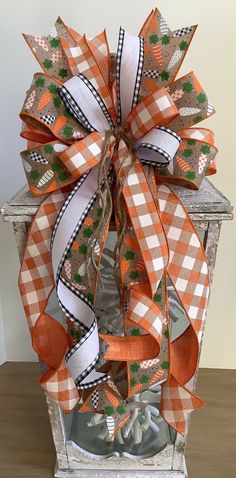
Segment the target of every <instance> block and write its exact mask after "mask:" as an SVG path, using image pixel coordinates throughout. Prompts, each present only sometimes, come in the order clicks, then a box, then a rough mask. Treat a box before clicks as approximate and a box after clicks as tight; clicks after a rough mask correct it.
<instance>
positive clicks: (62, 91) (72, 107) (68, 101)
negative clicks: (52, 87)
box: [58, 85, 95, 132]
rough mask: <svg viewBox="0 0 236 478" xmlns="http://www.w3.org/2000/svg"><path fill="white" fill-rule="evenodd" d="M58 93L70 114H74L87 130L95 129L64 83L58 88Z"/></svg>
mask: <svg viewBox="0 0 236 478" xmlns="http://www.w3.org/2000/svg"><path fill="white" fill-rule="evenodd" d="M58 94H59V95H60V97H61V99H62V101H63V103H64V105H65V107H66V108H67V109H68V111H69V112H70V113H71V114H72V116H74V118H75V119H77V120H78V121H79V122H80V123H81V124H82V125H83V126H84V127H85V128H86V129H87V130H88V131H90V132H93V131H95V128H94V127H93V126H92V125H91V124H90V122H89V120H88V119H87V118H86V116H85V115H84V113H83V111H82V110H81V109H80V107H79V106H78V104H77V103H76V101H75V100H74V98H73V96H72V95H71V94H70V93H69V91H68V90H67V88H66V87H65V86H64V85H63V86H60V87H59V88H58Z"/></svg>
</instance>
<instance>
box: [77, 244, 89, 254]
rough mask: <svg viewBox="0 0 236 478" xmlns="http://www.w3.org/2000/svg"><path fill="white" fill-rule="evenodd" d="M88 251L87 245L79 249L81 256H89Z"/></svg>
mask: <svg viewBox="0 0 236 478" xmlns="http://www.w3.org/2000/svg"><path fill="white" fill-rule="evenodd" d="M87 250H88V248H87V246H86V244H82V245H81V246H80V247H79V253H80V254H84V255H85V254H87Z"/></svg>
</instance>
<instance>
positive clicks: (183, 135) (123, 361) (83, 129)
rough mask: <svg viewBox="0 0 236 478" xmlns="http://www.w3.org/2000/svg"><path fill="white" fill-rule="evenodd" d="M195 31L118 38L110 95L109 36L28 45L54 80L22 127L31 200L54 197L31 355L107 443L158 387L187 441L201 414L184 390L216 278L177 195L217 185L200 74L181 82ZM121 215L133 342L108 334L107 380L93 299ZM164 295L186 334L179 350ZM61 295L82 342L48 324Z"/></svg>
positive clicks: (34, 256) (41, 226) (29, 300)
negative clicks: (210, 179)
mask: <svg viewBox="0 0 236 478" xmlns="http://www.w3.org/2000/svg"><path fill="white" fill-rule="evenodd" d="M195 28H196V27H188V28H184V29H179V30H177V31H175V32H171V31H170V30H169V28H168V27H167V25H166V23H165V22H164V20H163V18H162V17H161V15H160V13H159V12H158V11H157V10H154V11H153V12H151V14H150V16H149V17H148V19H147V20H146V22H145V23H144V26H143V27H142V29H141V32H140V35H139V36H137V37H135V36H132V35H130V34H128V33H127V32H126V31H125V30H123V29H122V28H121V29H120V33H119V41H118V49H117V56H116V79H115V81H114V82H112V81H111V65H110V53H109V48H108V43H107V39H106V34H105V32H103V33H102V34H100V35H97V36H96V37H94V38H92V39H90V40H87V39H86V37H84V36H80V35H79V34H78V33H76V32H75V31H74V30H72V29H70V28H68V27H67V26H66V25H64V24H63V22H62V21H61V19H58V20H57V22H56V24H55V26H54V28H53V30H52V32H51V34H50V35H49V36H48V37H29V36H26V40H27V42H28V43H29V45H30V47H31V49H32V51H33V52H34V54H35V56H36V58H37V59H38V61H39V63H40V64H41V66H42V67H43V69H44V71H45V73H37V74H36V75H35V76H34V79H33V83H32V85H31V87H30V89H29V91H28V93H27V97H26V100H25V103H24V106H23V109H22V112H21V115H20V116H21V118H22V120H23V121H24V123H25V126H24V129H23V132H22V135H23V136H24V137H25V138H27V139H28V140H29V147H28V149H27V150H26V151H23V152H22V159H23V164H24V167H25V171H26V174H27V178H28V181H29V187H30V190H31V192H32V193H33V194H37V195H41V194H45V193H51V194H50V195H49V196H48V197H47V198H46V200H45V201H44V202H43V203H42V205H41V206H40V207H39V210H38V212H37V214H36V216H35V219H34V221H33V223H32V226H31V230H30V233H29V239H28V243H27V247H26V252H25V256H24V258H23V262H22V267H21V273H20V280H19V285H20V291H21V295H22V299H23V303H24V306H25V311H26V315H27V318H28V321H29V326H30V328H31V333H32V341H33V346H34V348H35V350H36V351H37V353H38V354H39V356H40V357H41V359H42V360H43V361H44V362H45V363H46V364H47V365H48V368H49V369H48V372H47V373H46V374H44V376H43V377H42V378H41V380H40V383H41V385H42V386H43V388H44V389H45V390H46V391H47V392H48V393H49V394H50V395H51V396H52V397H54V398H55V399H57V400H58V402H59V403H60V406H61V407H62V408H63V410H64V411H67V412H69V411H71V410H72V409H73V408H74V406H75V405H76V404H77V403H78V401H79V399H80V398H82V399H83V405H82V406H81V407H80V411H82V412H83V411H84V412H86V411H89V412H91V411H94V412H100V413H105V414H106V416H107V424H108V429H109V432H110V435H111V436H114V434H115V433H116V431H117V430H118V429H119V428H120V427H121V426H122V425H123V424H124V423H125V422H126V421H127V420H128V418H129V412H128V410H127V409H126V402H125V400H126V399H127V397H130V396H132V395H133V394H135V393H139V392H140V391H143V390H146V389H148V388H149V387H150V386H152V385H153V384H155V383H158V382H160V383H161V384H162V399H161V413H162V416H163V418H164V419H165V420H166V421H167V422H168V423H169V424H170V425H171V426H173V427H174V428H175V429H176V430H177V431H179V432H180V433H185V431H186V418H187V414H188V413H189V411H191V410H193V409H195V408H197V407H199V406H201V404H202V402H201V400H200V399H198V398H197V397H195V396H194V395H193V394H192V393H191V391H190V390H189V389H188V388H187V384H188V382H189V380H190V379H191V377H192V376H193V375H194V373H195V370H196V367H197V360H198V351H199V342H200V339H201V333H202V329H203V324H204V317H205V312H206V306H207V300H208V296H209V277H208V268H207V262H206V257H205V254H204V250H203V247H202V245H201V241H200V239H199V237H198V235H197V232H196V230H195V228H194V225H193V224H192V222H191V220H190V218H189V215H188V213H187V212H186V210H185V208H184V206H183V205H182V203H181V201H180V200H179V198H178V197H177V196H176V195H175V194H174V192H173V191H172V189H171V188H170V187H169V186H168V184H169V183H174V184H180V185H182V186H184V187H189V188H193V189H198V188H199V186H200V184H201V181H202V179H203V178H204V176H205V175H206V174H213V173H214V172H215V165H214V157H215V154H216V151H217V150H216V148H215V146H214V138H213V134H212V132H211V131H209V130H207V129H205V128H197V127H195V125H196V123H198V122H199V121H201V120H203V119H205V118H206V117H208V116H210V115H211V114H212V113H213V112H214V110H213V107H212V106H211V104H210V103H209V101H208V99H207V96H206V94H205V92H204V91H203V89H202V87H201V86H200V84H199V82H198V81H197V79H196V77H195V75H194V73H193V72H191V73H189V74H188V75H185V76H184V77H182V78H180V79H178V80H175V77H176V74H177V72H178V70H179V68H180V65H181V63H182V61H183V59H184V57H185V54H186V52H187V50H188V47H189V44H190V41H191V39H192V36H193V33H194V31H195ZM193 125H194V127H192V126H193ZM62 188H63V189H62ZM112 214H114V217H115V221H116V228H117V234H118V246H117V248H116V256H117V257H116V258H117V260H118V261H119V266H120V267H119V268H120V296H121V307H122V310H123V324H124V336H122V337H120V336H113V335H104V334H103V335H102V334H100V340H103V341H104V342H105V343H106V352H105V355H104V357H103V360H105V361H106V362H105V364H104V363H103V365H102V366H101V363H100V362H99V360H100V347H99V333H98V323H97V318H96V307H95V299H96V289H97V282H98V271H99V263H100V258H101V255H102V250H103V247H104V244H105V240H106V236H107V232H108V230H109V224H110V220H111V215H112ZM169 282H170V283H171V284H172V286H173V287H174V289H175V291H176V294H177V296H178V299H179V302H180V304H181V305H182V307H183V309H184V311H185V313H186V316H187V318H188V320H189V326H188V328H187V329H186V331H185V332H184V333H183V334H182V335H181V336H180V337H178V338H177V339H176V340H174V341H173V342H172V343H170V339H169V335H168V329H169V315H168V291H167V283H169ZM54 284H55V287H56V292H57V297H58V301H59V304H60V306H61V308H62V310H63V311H64V313H65V315H66V317H67V318H68V323H69V330H70V331H71V330H72V331H73V340H72V339H71V336H70V334H69V335H68V334H67V333H66V331H65V329H64V328H63V327H62V326H61V325H60V324H59V323H58V322H57V321H56V320H55V319H53V318H52V317H50V316H48V314H46V313H45V308H46V305H47V302H48V297H49V295H50V293H51V291H52V289H53V287H54ZM75 331H76V333H75ZM166 348H168V350H169V360H168V361H166V360H165V361H164V362H162V361H161V357H162V355H163V354H164V351H165V349H166Z"/></svg>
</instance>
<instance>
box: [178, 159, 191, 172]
mask: <svg viewBox="0 0 236 478" xmlns="http://www.w3.org/2000/svg"><path fill="white" fill-rule="evenodd" d="M176 161H177V163H178V165H179V167H180V168H181V169H182V170H183V171H184V172H186V171H189V170H190V166H189V164H188V163H187V162H186V161H185V160H184V159H183V158H180V157H179V156H178V157H177V158H176Z"/></svg>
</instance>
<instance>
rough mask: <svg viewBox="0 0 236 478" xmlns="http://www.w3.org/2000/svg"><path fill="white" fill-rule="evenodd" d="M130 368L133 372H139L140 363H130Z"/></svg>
mask: <svg viewBox="0 0 236 478" xmlns="http://www.w3.org/2000/svg"><path fill="white" fill-rule="evenodd" d="M130 370H131V372H138V371H139V364H138V363H136V362H134V363H131V364H130Z"/></svg>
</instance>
